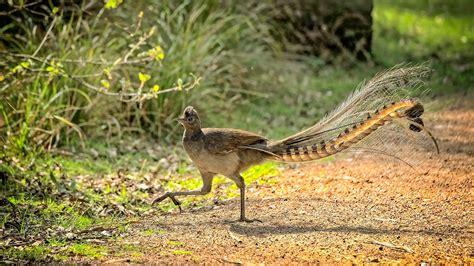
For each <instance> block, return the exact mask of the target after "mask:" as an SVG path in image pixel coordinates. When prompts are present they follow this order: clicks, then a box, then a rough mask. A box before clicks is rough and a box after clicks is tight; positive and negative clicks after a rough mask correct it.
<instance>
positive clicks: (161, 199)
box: [151, 192, 182, 212]
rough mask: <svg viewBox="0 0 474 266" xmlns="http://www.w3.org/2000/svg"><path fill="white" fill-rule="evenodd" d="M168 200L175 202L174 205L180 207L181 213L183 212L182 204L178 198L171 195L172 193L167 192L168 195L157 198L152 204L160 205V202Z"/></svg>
mask: <svg viewBox="0 0 474 266" xmlns="http://www.w3.org/2000/svg"><path fill="white" fill-rule="evenodd" d="M166 198H170V199H171V201H173V204H174V205H176V206H178V208H179V212H182V209H181V202H179V201H178V200H177V199H176V197H175V196H174V195H173V194H171V193H170V192H166V193H165V194H163V195H162V196H159V197H157V198H155V199H154V200H153V201H152V202H151V204H152V205H153V204H155V203H160V202H162V201H163V200H165V199H166Z"/></svg>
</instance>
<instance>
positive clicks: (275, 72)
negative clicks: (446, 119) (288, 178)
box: [0, 0, 474, 226]
mask: <svg viewBox="0 0 474 266" xmlns="http://www.w3.org/2000/svg"><path fill="white" fill-rule="evenodd" d="M473 10H474V2H473V1H472V0H456V1H444V0H416V1H415V0H374V1H371V0H357V1H342V0H340V1H322V0H321V1H310V0H291V1H283V0H276V1H271V0H266V1H254V0H250V1H212V0H209V1H205V0H196V1H191V0H188V1H171V0H170V1H122V0H106V1H104V2H102V1H65V0H62V1H61V0H49V1H18V0H4V1H0V177H1V179H2V193H3V196H5V197H8V198H9V201H10V202H14V203H15V204H23V206H29V207H28V208H34V207H32V206H36V205H35V204H36V203H37V202H44V201H45V200H50V201H51V200H53V202H54V201H55V200H57V199H60V198H61V199H64V197H75V198H81V199H82V201H83V203H81V204H89V205H87V206H89V207H90V206H96V205H97V204H99V203H100V204H101V205H102V206H108V207H107V208H108V209H107V211H104V210H103V209H95V208H92V207H91V208H89V209H92V210H93V211H92V212H91V213H89V214H87V215H86V216H87V217H86V218H87V219H89V220H90V223H92V221H95V220H94V219H98V218H97V217H96V216H95V215H98V213H102V214H103V213H114V214H123V213H126V214H130V213H132V214H133V213H135V214H136V213H143V212H146V211H149V210H150V208H149V207H148V205H147V200H149V198H150V197H151V196H152V195H154V194H156V193H158V192H161V191H163V190H164V189H168V188H171V189H176V188H177V187H176V185H175V186H174V187H173V185H170V184H169V183H167V182H164V181H163V180H162V179H161V178H167V179H170V178H175V179H173V180H174V181H173V182H175V183H178V185H177V186H178V188H183V189H184V188H188V189H189V188H194V187H199V182H200V181H199V175H198V173H197V172H196V170H195V169H194V168H193V167H192V165H189V161H187V160H186V159H185V158H186V157H185V156H184V154H183V151H182V148H181V145H180V138H181V134H182V129H181V127H180V126H179V125H178V124H177V123H176V121H175V120H174V118H176V117H177V116H178V115H179V113H180V112H181V110H182V109H183V108H184V107H185V106H187V105H193V106H194V107H195V108H197V110H198V111H199V112H200V116H201V118H202V120H203V125H204V126H205V127H233V128H240V129H244V130H249V131H253V132H256V133H259V134H262V135H265V136H268V137H269V138H271V139H276V138H280V137H284V136H286V135H289V134H292V133H295V132H297V131H299V130H301V129H304V128H306V127H308V126H311V125H313V124H314V123H316V122H317V121H318V119H319V118H321V117H322V116H323V115H324V114H325V113H326V112H328V111H330V110H331V109H333V108H335V107H336V106H337V104H338V103H340V102H341V101H343V99H344V98H345V97H346V96H347V95H348V94H349V93H350V92H351V91H352V90H354V89H355V88H356V87H357V85H358V84H360V83H361V82H363V81H364V80H365V79H369V78H370V77H371V76H373V75H374V74H375V73H377V72H379V71H383V70H385V69H388V68H391V67H393V66H395V65H398V64H402V63H413V64H427V65H429V66H430V67H431V68H433V70H434V71H433V74H432V75H431V77H430V78H429V79H427V80H426V83H427V86H426V87H427V88H429V89H430V91H429V92H427V93H425V94H424V95H423V97H425V98H426V99H427V100H428V102H430V103H432V104H431V107H430V108H431V109H432V110H435V111H436V110H439V109H441V108H444V107H443V106H448V105H450V104H451V103H452V102H453V100H454V99H459V98H465V97H468V98H469V97H471V98H470V99H472V91H473V88H474V85H473V84H474V65H473V59H474V52H473V51H474V15H473V13H472V11H473ZM471 102H472V101H471ZM276 169H278V167H277V166H275V164H268V165H264V166H263V168H262V167H261V168H256V169H254V170H253V171H254V172H251V173H249V174H248V176H251V177H252V178H253V179H252V178H250V179H251V180H256V179H257V178H259V176H262V173H263V175H264V174H265V173H271V174H274V173H275V171H277V170H276ZM97 182H98V183H97ZM100 182H102V183H100ZM219 182H220V183H219ZM223 182H224V181H218V182H217V183H218V184H222V183H223ZM138 183H140V184H145V185H143V186H142V187H139V188H137V187H136V184H138ZM223 193H224V194H222V195H221V196H222V197H227V196H229V195H230V196H235V192H232V193H234V194H232V193H231V192H229V191H227V192H223ZM225 193H227V194H225ZM229 193H231V194H229ZM230 196H229V197H230ZM35 202H36V203H35ZM84 202H85V203H84ZM104 202H105V203H104ZM58 204H59V203H58ZM61 204H68V203H64V202H63V203H61ZM76 204H77V203H76ZM94 204H96V205H94ZM185 204H187V203H186V202H185ZM189 204H191V203H189ZM117 206H122V207H117ZM104 208H105V207H104ZM161 208H162V209H163V210H165V209H166V208H168V209H169V208H174V207H173V206H172V205H171V204H170V205H164V206H163V207H161ZM61 210H63V209H61ZM63 212H64V210H63ZM44 215H46V214H44ZM68 215H70V216H71V215H72V216H71V217H76V216H77V215H78V216H77V217H79V218H77V217H76V218H77V219H76V218H74V219H76V220H77V221H81V219H86V218H80V217H82V216H83V215H84V213H82V212H81V213H80V214H79V212H77V213H76V212H75V211H71V213H68ZM74 215H76V216H74ZM38 217H43V216H41V215H39V216H37V217H36V219H40V218H38ZM48 217H49V216H48ZM31 219H33V218H31ZM45 219H46V218H45ZM48 219H49V218H48ZM87 219H86V221H89V220H87ZM76 220H74V221H76ZM42 221H43V220H42ZM82 221H83V220H82ZM38 223H40V222H38ZM80 224H81V223H79V225H77V224H76V223H73V225H74V226H81V225H80ZM86 224H87V223H86Z"/></svg>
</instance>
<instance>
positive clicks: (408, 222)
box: [121, 102, 474, 263]
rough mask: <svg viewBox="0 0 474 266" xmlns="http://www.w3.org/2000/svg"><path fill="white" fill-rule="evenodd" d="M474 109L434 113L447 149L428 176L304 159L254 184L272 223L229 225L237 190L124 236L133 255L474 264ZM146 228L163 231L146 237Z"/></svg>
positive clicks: (257, 202) (258, 207)
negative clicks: (270, 182) (273, 179)
mask: <svg viewBox="0 0 474 266" xmlns="http://www.w3.org/2000/svg"><path fill="white" fill-rule="evenodd" d="M471 103H472V102H471ZM473 108H474V107H473V106H468V105H465V106H461V107H460V108H458V109H456V110H447V111H443V112H439V113H436V114H435V115H432V116H431V117H430V119H429V121H428V124H430V125H433V126H432V127H431V128H433V133H434V134H435V135H436V136H437V138H438V139H439V141H440V148H441V155H440V158H439V160H438V161H435V162H430V163H429V164H424V165H423V167H424V168H423V169H425V171H423V174H421V175H414V174H413V172H410V171H406V167H403V166H400V165H388V166H387V165H383V166H382V165H380V164H377V163H374V162H373V161H368V162H364V163H363V164H359V165H357V166H355V167H354V163H353V162H351V161H348V160H342V161H335V162H327V163H321V162H314V163H310V164H304V165H299V166H296V168H293V169H291V168H288V169H287V170H285V171H284V172H283V173H282V174H281V176H279V177H278V178H277V179H278V183H277V185H275V186H273V187H270V186H263V187H258V188H254V189H249V192H248V194H247V195H248V201H247V202H248V216H249V217H253V218H259V219H261V220H262V221H263V223H251V224H246V223H227V222H226V221H228V220H231V219H236V218H237V217H238V211H239V205H238V204H239V202H238V199H237V198H236V199H234V200H231V201H228V202H226V203H221V204H220V205H216V206H213V207H212V208H211V207H209V208H207V209H205V208H204V209H203V208H201V209H199V210H189V209H188V210H184V212H183V213H182V214H179V213H177V212H176V213H171V214H167V215H164V216H161V217H150V218H148V219H146V220H143V221H142V222H140V223H139V224H135V225H134V226H133V227H132V229H131V230H132V232H134V231H135V232H137V233H136V234H135V235H134V236H130V237H128V238H126V239H124V240H123V241H122V242H121V243H122V244H123V243H131V244H135V245H138V246H140V247H141V250H140V251H141V252H143V253H144V254H145V256H143V257H137V258H131V260H132V261H153V262H160V261H161V262H185V261H188V262H211V263H215V262H226V263H261V262H267V263H288V262H298V263H300V262H392V261H399V262H422V261H425V262H429V261H438V262H447V261H449V262H461V261H464V262H469V263H474V244H473V242H474V241H473V239H474V215H473V213H474V196H473V195H474V189H473V182H474V181H473V180H474V178H473V175H474V167H473V165H474V109H473ZM146 229H153V230H162V233H160V234H153V235H151V236H144V235H141V236H140V234H139V233H138V232H142V231H143V230H146ZM170 241H171V242H170Z"/></svg>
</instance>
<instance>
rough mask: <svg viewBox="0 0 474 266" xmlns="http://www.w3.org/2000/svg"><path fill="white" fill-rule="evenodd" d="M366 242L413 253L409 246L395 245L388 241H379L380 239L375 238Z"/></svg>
mask: <svg viewBox="0 0 474 266" xmlns="http://www.w3.org/2000/svg"><path fill="white" fill-rule="evenodd" d="M367 243H369V244H373V245H379V246H384V247H387V248H391V249H393V250H396V251H402V252H408V253H414V252H413V250H412V249H411V248H409V247H405V246H397V245H394V244H392V243H388V242H380V241H376V240H371V241H369V242H367Z"/></svg>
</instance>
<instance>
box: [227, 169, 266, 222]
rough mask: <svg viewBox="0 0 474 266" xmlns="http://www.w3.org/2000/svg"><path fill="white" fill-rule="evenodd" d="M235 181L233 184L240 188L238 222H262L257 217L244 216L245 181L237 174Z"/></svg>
mask: <svg viewBox="0 0 474 266" xmlns="http://www.w3.org/2000/svg"><path fill="white" fill-rule="evenodd" d="M234 181H235V184H236V185H237V187H239V189H240V219H239V222H246V223H251V222H262V221H260V220H258V219H248V218H247V217H246V216H245V182H244V178H243V177H242V176H241V175H239V176H238V177H237V179H236V180H234Z"/></svg>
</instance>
